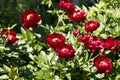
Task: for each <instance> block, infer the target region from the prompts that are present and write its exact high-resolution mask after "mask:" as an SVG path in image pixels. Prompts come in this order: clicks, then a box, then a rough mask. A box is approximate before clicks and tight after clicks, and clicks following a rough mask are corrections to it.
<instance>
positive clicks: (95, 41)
mask: <svg viewBox="0 0 120 80" xmlns="http://www.w3.org/2000/svg"><path fill="white" fill-rule="evenodd" d="M85 47H86V48H89V49H90V51H91V52H92V53H94V52H96V51H97V50H100V52H101V53H102V54H103V53H104V52H103V51H102V50H103V49H104V42H103V40H101V39H100V38H97V37H95V36H90V37H89V39H88V40H87V42H86V43H85Z"/></svg>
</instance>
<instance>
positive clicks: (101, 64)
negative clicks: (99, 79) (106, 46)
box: [99, 61, 107, 66]
mask: <svg viewBox="0 0 120 80" xmlns="http://www.w3.org/2000/svg"><path fill="white" fill-rule="evenodd" d="M99 65H100V66H107V63H106V62H104V61H101V62H100V64H99Z"/></svg>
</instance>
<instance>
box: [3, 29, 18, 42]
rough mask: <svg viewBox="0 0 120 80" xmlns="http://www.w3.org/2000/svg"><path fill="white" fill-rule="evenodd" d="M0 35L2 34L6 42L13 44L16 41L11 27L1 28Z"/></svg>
mask: <svg viewBox="0 0 120 80" xmlns="http://www.w3.org/2000/svg"><path fill="white" fill-rule="evenodd" d="M1 36H3V37H4V38H5V39H6V40H7V43H8V44H14V43H17V42H18V38H16V32H15V31H13V30H12V29H10V30H9V29H3V30H2V32H1Z"/></svg>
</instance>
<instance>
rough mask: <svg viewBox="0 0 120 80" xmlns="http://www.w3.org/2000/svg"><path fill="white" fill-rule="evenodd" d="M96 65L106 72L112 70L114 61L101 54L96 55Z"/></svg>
mask: <svg viewBox="0 0 120 80" xmlns="http://www.w3.org/2000/svg"><path fill="white" fill-rule="evenodd" d="M93 62H94V66H95V67H96V68H97V69H98V71H100V72H102V73H104V74H106V73H109V72H110V71H111V70H112V67H113V66H112V62H111V60H110V59H109V58H108V57H105V56H99V57H96V58H95V59H94V60H93Z"/></svg>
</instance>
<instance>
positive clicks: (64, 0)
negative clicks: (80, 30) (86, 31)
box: [58, 0, 87, 23]
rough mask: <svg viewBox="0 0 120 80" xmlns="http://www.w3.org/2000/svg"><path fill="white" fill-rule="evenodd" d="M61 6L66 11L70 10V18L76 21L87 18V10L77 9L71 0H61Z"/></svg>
mask: <svg viewBox="0 0 120 80" xmlns="http://www.w3.org/2000/svg"><path fill="white" fill-rule="evenodd" d="M58 5H59V7H60V8H61V9H63V10H65V11H67V12H68V18H69V20H72V21H75V22H78V23H79V22H81V21H84V20H85V19H86V16H87V14H86V12H84V11H81V10H76V9H75V5H74V4H73V3H72V2H71V1H69V0H61V1H60V2H59V3H58Z"/></svg>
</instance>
